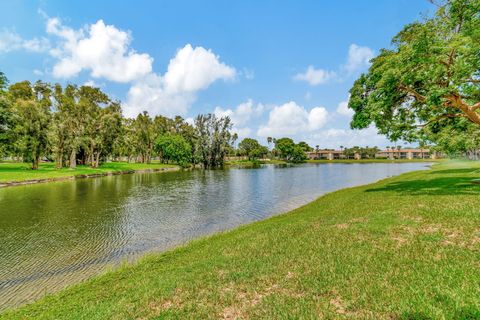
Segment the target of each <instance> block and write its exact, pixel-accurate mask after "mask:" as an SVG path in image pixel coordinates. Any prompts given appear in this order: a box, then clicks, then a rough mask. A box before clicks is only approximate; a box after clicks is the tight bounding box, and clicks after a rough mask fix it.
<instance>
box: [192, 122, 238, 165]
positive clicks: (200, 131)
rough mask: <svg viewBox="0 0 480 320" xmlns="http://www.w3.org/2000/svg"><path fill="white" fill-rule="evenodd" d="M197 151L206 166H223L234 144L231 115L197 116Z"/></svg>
mask: <svg viewBox="0 0 480 320" xmlns="http://www.w3.org/2000/svg"><path fill="white" fill-rule="evenodd" d="M195 127H196V136H197V138H196V145H195V153H196V155H197V157H198V158H199V159H200V161H201V162H202V164H203V167H204V168H215V167H221V166H223V163H224V160H225V156H226V155H227V153H228V151H229V149H230V148H231V144H232V133H231V131H230V130H231V129H232V122H231V121H230V118H229V117H221V118H218V117H216V116H215V115H214V114H206V115H199V116H197V117H196V118H195Z"/></svg>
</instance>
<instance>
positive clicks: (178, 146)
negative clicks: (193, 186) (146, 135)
mask: <svg viewBox="0 0 480 320" xmlns="http://www.w3.org/2000/svg"><path fill="white" fill-rule="evenodd" d="M154 150H155V152H157V153H158V154H160V156H161V158H162V159H163V160H166V161H173V162H175V163H177V164H179V165H181V166H187V164H188V163H189V161H190V160H191V159H192V147H191V146H190V144H189V143H188V142H187V140H185V138H183V137H182V136H181V135H178V134H169V133H167V134H163V135H160V136H158V137H157V139H156V140H155V146H154Z"/></svg>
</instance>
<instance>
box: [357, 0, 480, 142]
mask: <svg viewBox="0 0 480 320" xmlns="http://www.w3.org/2000/svg"><path fill="white" fill-rule="evenodd" d="M392 45H393V48H391V49H382V50H381V51H380V54H379V55H378V56H377V57H376V58H374V59H373V60H372V61H371V62H372V64H371V67H370V68H369V70H368V72H367V73H366V74H362V75H361V76H360V77H359V79H358V80H356V81H355V83H354V85H353V87H352V88H351V90H350V100H349V108H351V109H353V110H354V111H355V114H354V116H353V120H352V122H351V127H352V128H366V127H368V126H370V125H371V124H372V123H373V124H375V126H376V127H377V128H378V130H379V133H381V134H384V135H386V136H387V137H388V138H389V139H391V140H393V141H397V140H398V139H404V140H407V141H414V140H419V139H421V138H425V136H427V138H428V139H430V140H432V141H434V140H435V139H436V138H437V137H438V134H439V133H440V132H441V131H443V130H451V129H456V130H457V131H458V130H459V129H458V128H463V127H465V126H467V127H469V126H480V113H479V111H480V0H451V1H448V2H447V3H445V4H444V5H441V6H439V7H438V10H437V12H436V14H435V16H433V17H431V18H428V19H425V20H424V21H421V22H414V23H411V24H409V25H407V26H405V27H404V28H403V30H401V31H400V32H399V33H398V34H397V35H396V36H395V37H394V38H393V40H392Z"/></svg>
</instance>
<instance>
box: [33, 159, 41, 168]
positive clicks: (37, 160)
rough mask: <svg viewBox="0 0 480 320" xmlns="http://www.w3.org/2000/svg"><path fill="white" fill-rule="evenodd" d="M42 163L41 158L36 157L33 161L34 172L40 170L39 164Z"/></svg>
mask: <svg viewBox="0 0 480 320" xmlns="http://www.w3.org/2000/svg"><path fill="white" fill-rule="evenodd" d="M39 162H40V157H39V156H34V157H33V160H32V170H38V164H39Z"/></svg>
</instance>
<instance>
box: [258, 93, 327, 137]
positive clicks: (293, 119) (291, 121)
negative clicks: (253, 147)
mask: <svg viewBox="0 0 480 320" xmlns="http://www.w3.org/2000/svg"><path fill="white" fill-rule="evenodd" d="M327 118H328V111H327V110H326V109H325V108H323V107H315V108H313V109H311V110H310V111H307V110H306V109H305V108H304V107H302V106H299V105H298V104H297V103H295V102H294V101H290V102H287V103H285V104H283V105H280V106H275V107H274V108H273V109H272V110H271V111H270V114H269V118H268V123H267V124H266V125H262V126H260V128H259V129H258V131H257V135H258V136H260V137H268V136H280V135H282V136H288V135H295V134H297V133H301V132H308V131H313V130H318V129H320V128H322V127H323V126H324V125H325V124H326V122H327Z"/></svg>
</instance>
